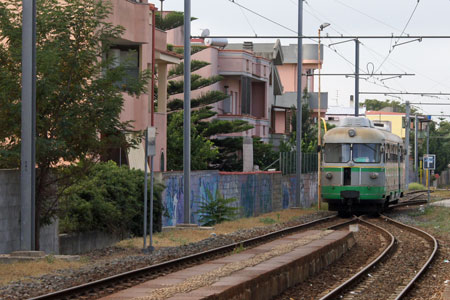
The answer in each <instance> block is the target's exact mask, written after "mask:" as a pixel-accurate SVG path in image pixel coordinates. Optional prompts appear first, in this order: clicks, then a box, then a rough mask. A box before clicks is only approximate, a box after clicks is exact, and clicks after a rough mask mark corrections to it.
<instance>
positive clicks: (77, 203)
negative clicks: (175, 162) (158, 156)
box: [59, 161, 164, 236]
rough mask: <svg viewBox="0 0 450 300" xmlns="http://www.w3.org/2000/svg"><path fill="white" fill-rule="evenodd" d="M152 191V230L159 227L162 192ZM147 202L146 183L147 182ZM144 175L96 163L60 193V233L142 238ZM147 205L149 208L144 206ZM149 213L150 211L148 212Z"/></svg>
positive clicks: (157, 187) (160, 222)
mask: <svg viewBox="0 0 450 300" xmlns="http://www.w3.org/2000/svg"><path fill="white" fill-rule="evenodd" d="M163 189H164V186H163V185H161V184H157V183H155V185H154V191H153V196H154V197H153V199H154V200H153V230H154V231H161V227H162V212H163V206H162V196H161V194H162V191H163ZM147 196H148V199H150V180H149V183H148V195H147ZM143 203H144V172H143V171H140V170H134V169H133V170H130V169H128V167H126V166H123V167H118V166H117V165H116V164H115V163H114V162H112V161H109V162H107V163H98V164H96V165H95V166H94V167H92V168H91V169H90V171H89V172H88V173H87V174H86V175H85V176H84V177H83V178H82V179H81V180H79V181H78V182H77V183H75V184H73V185H71V186H70V187H69V188H67V189H66V190H65V191H64V192H63V193H62V197H61V199H60V203H59V208H60V209H59V216H60V223H59V224H60V231H61V232H83V231H91V230H100V231H104V232H111V233H132V234H133V235H135V236H140V235H142V223H143V210H144V207H143V206H144V204H143ZM148 206H150V205H148ZM148 211H150V209H148Z"/></svg>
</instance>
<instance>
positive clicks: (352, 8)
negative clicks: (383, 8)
mask: <svg viewBox="0 0 450 300" xmlns="http://www.w3.org/2000/svg"><path fill="white" fill-rule="evenodd" d="M335 1H336V2H337V3H339V4H341V5H343V6H345V7H347V8H350V9H351V10H354V11H356V12H357V13H359V14H361V15H363V16H365V17H368V18H370V19H372V20H374V21H375V22H378V23H380V24H383V25H385V26H387V27H389V28H391V29H394V30H396V31H401V29H398V28H396V27H394V26H391V25H389V24H388V23H386V22H384V21H381V20H379V19H377V18H375V17H373V16H371V15H369V14H367V13H365V12H363V11H361V10H359V9H357V8H354V7H352V6H350V5H348V4H346V3H344V2H342V1H340V0H335Z"/></svg>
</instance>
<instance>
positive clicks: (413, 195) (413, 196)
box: [388, 190, 427, 209]
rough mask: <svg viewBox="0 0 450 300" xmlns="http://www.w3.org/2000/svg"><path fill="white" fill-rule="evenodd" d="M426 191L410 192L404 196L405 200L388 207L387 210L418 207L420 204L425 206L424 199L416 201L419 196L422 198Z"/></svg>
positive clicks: (425, 201)
mask: <svg viewBox="0 0 450 300" xmlns="http://www.w3.org/2000/svg"><path fill="white" fill-rule="evenodd" d="M426 192H427V191H423V190H418V191H412V192H409V193H408V194H406V196H405V198H404V199H403V200H402V201H399V202H398V203H396V204H393V205H390V206H389V208H388V209H393V208H397V207H403V206H410V205H420V204H426V203H427V200H426V199H417V198H420V197H421V196H424V195H425V194H426Z"/></svg>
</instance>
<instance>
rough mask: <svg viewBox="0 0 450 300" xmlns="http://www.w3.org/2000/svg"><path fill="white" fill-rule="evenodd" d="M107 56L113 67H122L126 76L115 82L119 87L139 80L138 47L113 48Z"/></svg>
mask: <svg viewBox="0 0 450 300" xmlns="http://www.w3.org/2000/svg"><path fill="white" fill-rule="evenodd" d="M108 56H109V57H110V58H112V59H113V61H114V62H113V67H118V66H122V67H124V69H125V73H126V76H125V78H123V79H122V80H121V81H120V82H117V84H118V85H119V86H121V87H122V86H124V85H125V86H126V85H127V83H129V82H132V81H134V80H137V79H138V78H139V46H122V45H121V46H113V47H111V49H110V51H109V53H108Z"/></svg>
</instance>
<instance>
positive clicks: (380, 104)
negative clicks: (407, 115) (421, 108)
mask: <svg viewBox="0 0 450 300" xmlns="http://www.w3.org/2000/svg"><path fill="white" fill-rule="evenodd" d="M359 105H360V106H365V107H366V109H367V110H374V111H379V110H382V109H384V108H387V107H392V109H393V111H394V112H402V113H404V112H406V105H405V104H404V103H401V102H400V101H395V100H386V101H380V100H377V99H366V100H365V101H364V102H362V103H360V104H359ZM416 111H417V110H416V109H415V108H414V107H411V113H415V112H416Z"/></svg>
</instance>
